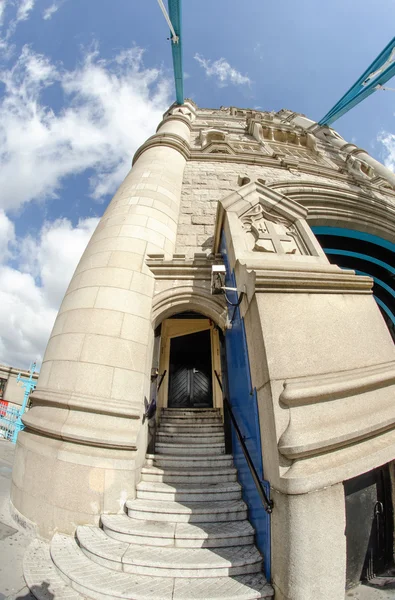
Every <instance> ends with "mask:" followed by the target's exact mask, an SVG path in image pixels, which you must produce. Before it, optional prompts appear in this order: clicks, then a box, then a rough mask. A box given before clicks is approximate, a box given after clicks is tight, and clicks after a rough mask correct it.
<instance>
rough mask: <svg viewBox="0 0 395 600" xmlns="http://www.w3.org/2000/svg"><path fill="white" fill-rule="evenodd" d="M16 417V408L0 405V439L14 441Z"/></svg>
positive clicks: (17, 413) (17, 415)
mask: <svg viewBox="0 0 395 600" xmlns="http://www.w3.org/2000/svg"><path fill="white" fill-rule="evenodd" d="M18 417H19V409H18V408H16V407H8V406H4V405H2V406H0V439H4V440H9V441H10V442H13V441H14V433H15V424H16V421H17V419H18Z"/></svg>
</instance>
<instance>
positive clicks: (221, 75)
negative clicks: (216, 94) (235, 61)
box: [194, 54, 252, 87]
mask: <svg viewBox="0 0 395 600" xmlns="http://www.w3.org/2000/svg"><path fill="white" fill-rule="evenodd" d="M194 59H195V60H196V61H197V62H198V63H199V64H200V66H201V67H203V69H204V70H205V72H206V75H207V76H208V77H214V78H216V79H217V80H218V83H219V85H220V86H221V87H224V86H226V85H228V83H232V84H234V85H251V83H252V82H251V79H250V78H249V77H248V76H247V75H242V74H241V73H240V72H239V71H236V69H234V68H233V67H232V66H231V65H230V64H229V63H228V61H227V60H226V59H225V58H219V59H218V60H216V61H214V62H213V61H211V60H210V59H206V58H204V57H203V56H201V55H200V54H195V56H194Z"/></svg>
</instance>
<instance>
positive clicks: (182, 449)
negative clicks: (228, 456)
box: [155, 442, 225, 456]
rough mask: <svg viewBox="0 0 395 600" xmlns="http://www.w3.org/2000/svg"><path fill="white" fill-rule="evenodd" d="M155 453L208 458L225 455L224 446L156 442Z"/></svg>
mask: <svg viewBox="0 0 395 600" xmlns="http://www.w3.org/2000/svg"><path fill="white" fill-rule="evenodd" d="M155 451H156V452H157V453H158V454H172V455H180V454H181V455H182V456H185V455H187V456H188V455H189V456H190V455H192V456H196V455H199V456H201V455H204V456H210V455H213V454H225V444H224V443H213V444H175V443H174V442H163V443H162V442H156V444H155Z"/></svg>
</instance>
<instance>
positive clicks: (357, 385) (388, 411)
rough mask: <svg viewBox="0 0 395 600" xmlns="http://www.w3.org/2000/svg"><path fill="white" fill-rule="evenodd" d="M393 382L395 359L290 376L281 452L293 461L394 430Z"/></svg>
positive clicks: (283, 398) (284, 395)
mask: <svg viewBox="0 0 395 600" xmlns="http://www.w3.org/2000/svg"><path fill="white" fill-rule="evenodd" d="M394 383H395V361H392V362H389V363H384V364H381V365H374V366H372V367H367V368H364V369H354V370H349V371H344V372H343V373H333V374H330V375H320V376H317V377H311V378H305V379H304V380H300V381H298V380H294V381H286V382H285V383H284V391H283V392H282V394H281V395H280V403H282V404H283V406H284V405H285V406H286V407H287V408H288V409H289V414H290V418H289V424H288V427H287V429H286V430H285V432H284V433H283V434H282V436H281V437H280V440H279V443H278V449H279V452H280V453H281V454H282V455H283V456H285V457H286V458H288V459H290V460H295V459H300V458H309V457H312V456H315V455H318V454H322V453H327V452H329V451H331V450H335V449H336V450H339V449H342V448H345V447H347V446H350V445H352V444H355V443H358V442H361V441H364V440H367V439H370V438H373V437H375V436H378V435H379V434H382V433H383V432H385V431H388V430H391V429H395V412H394V408H393V404H394V403H393V389H391V386H393V385H394ZM375 406H376V407H377V408H376V409H375V408H374V407H375Z"/></svg>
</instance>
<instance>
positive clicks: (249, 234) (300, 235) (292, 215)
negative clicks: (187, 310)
mask: <svg viewBox="0 0 395 600" xmlns="http://www.w3.org/2000/svg"><path fill="white" fill-rule="evenodd" d="M245 180H246V181H248V183H246V185H243V186H241V187H239V188H238V189H237V190H236V191H235V192H233V193H232V194H230V195H229V196H227V197H226V198H224V199H223V200H220V202H219V203H218V211H217V219H216V227H215V236H214V248H215V252H218V251H219V247H220V239H221V235H222V231H223V230H225V233H226V235H227V236H228V238H229V243H230V244H231V246H232V248H233V251H232V252H233V256H234V259H235V260H242V261H244V262H245V264H247V263H249V261H250V260H252V261H253V262H254V264H255V262H256V261H257V260H258V261H259V262H262V261H263V263H266V264H267V261H269V262H270V263H273V261H276V262H278V261H280V262H283V263H284V261H285V263H288V264H289V265H290V264H294V265H295V266H296V264H297V263H299V264H301V263H305V262H306V260H308V261H310V262H311V261H313V262H316V263H317V261H318V263H320V264H326V265H329V262H328V259H327V258H326V256H325V254H324V252H323V250H322V248H321V247H320V245H319V243H318V242H317V240H316V239H315V237H314V234H313V232H312V231H311V229H310V227H309V226H308V224H307V222H306V217H307V209H306V208H305V207H303V206H302V205H300V204H298V203H297V202H295V200H293V199H291V198H288V197H287V196H284V195H283V194H281V193H279V192H277V191H276V190H274V189H272V188H270V187H268V186H267V185H265V184H264V182H262V181H261V180H256V181H251V182H249V178H248V177H246V178H245ZM263 263H262V264H263ZM285 263H284V264H285ZM254 268H255V267H254Z"/></svg>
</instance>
